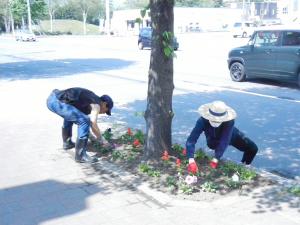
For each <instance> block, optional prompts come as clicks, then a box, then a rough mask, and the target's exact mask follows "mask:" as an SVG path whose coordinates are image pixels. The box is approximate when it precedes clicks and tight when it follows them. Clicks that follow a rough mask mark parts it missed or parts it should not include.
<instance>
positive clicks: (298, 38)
mask: <svg viewBox="0 0 300 225" xmlns="http://www.w3.org/2000/svg"><path fill="white" fill-rule="evenodd" d="M282 45H283V46H300V31H299V32H297V31H287V32H284V34H283V41H282Z"/></svg>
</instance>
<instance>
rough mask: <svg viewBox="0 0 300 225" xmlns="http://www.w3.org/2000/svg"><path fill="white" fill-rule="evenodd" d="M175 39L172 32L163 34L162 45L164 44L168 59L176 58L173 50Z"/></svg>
mask: <svg viewBox="0 0 300 225" xmlns="http://www.w3.org/2000/svg"><path fill="white" fill-rule="evenodd" d="M173 38H174V35H173V33H172V32H170V31H164V32H163V34H162V44H163V48H164V49H163V51H164V54H165V56H166V57H167V58H170V57H173V56H174V48H173V45H172V43H173Z"/></svg>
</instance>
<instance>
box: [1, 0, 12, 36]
mask: <svg viewBox="0 0 300 225" xmlns="http://www.w3.org/2000/svg"><path fill="white" fill-rule="evenodd" d="M10 22H11V18H10V5H9V0H0V32H1V31H5V32H9V31H10Z"/></svg>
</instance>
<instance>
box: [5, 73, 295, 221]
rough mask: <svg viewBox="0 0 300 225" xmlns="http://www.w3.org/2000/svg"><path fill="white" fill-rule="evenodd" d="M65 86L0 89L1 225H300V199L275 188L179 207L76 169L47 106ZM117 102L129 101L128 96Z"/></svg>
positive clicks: (23, 84)
mask: <svg viewBox="0 0 300 225" xmlns="http://www.w3.org/2000/svg"><path fill="white" fill-rule="evenodd" d="M66 79H67V78H65V80H64V81H66ZM82 79H85V78H84V77H82V78H81V77H78V78H76V77H73V78H72V79H70V80H68V82H67V84H68V86H79V84H80V82H82ZM61 82H62V80H59V79H57V80H55V79H52V80H29V81H26V80H25V81H20V82H18V81H16V82H14V83H9V82H7V83H4V82H1V83H0V93H1V96H0V102H1V105H2V109H1V117H0V123H1V129H0V136H1V139H0V144H1V149H0V152H1V157H0V165H1V169H0V171H1V176H0V225H38V224H39V225H51V224H52V225H82V224H84V225H100V224H101V225H121V224H122V225H126V224H128V225H132V224H139V225H157V224H161V225H171V224H172V225H177V224H178V225H185V224H189V225H190V224H194V225H200V224H201V225H202V224H205V225H210V224H219V225H241V224H247V225H252V224H253V225H254V224H255V225H264V224H266V225H267V224H268V225H269V224H272V225H282V224H284V225H296V224H300V200H299V198H296V197H294V198H291V197H289V196H286V195H285V194H283V193H282V192H280V190H279V189H278V188H277V187H268V188H267V187H266V188H264V189H258V190H255V192H253V193H249V194H248V195H244V196H239V197H234V196H228V197H224V198H221V199H219V200H216V201H213V202H194V201H187V200H175V199H172V198H170V197H169V196H168V195H166V194H163V193H160V192H156V191H154V190H152V189H150V188H149V187H148V186H147V184H146V183H140V181H138V180H136V177H134V176H133V175H130V174H128V173H125V172H124V171H120V170H119V169H118V168H117V167H116V166H114V165H111V164H108V163H107V162H104V161H100V162H99V163H97V164H94V165H93V166H91V165H84V164H78V163H75V162H74V159H73V158H74V156H73V154H74V150H70V151H68V152H64V151H63V150H62V149H60V147H61V139H60V129H61V128H60V124H61V119H60V118H58V117H57V116H56V115H54V114H51V113H50V112H49V111H48V110H47V109H46V106H45V99H46V98H47V95H48V94H49V93H50V90H52V89H53V88H54V87H56V88H61V87H65V83H61ZM86 82H87V81H86ZM91 82H92V81H91ZM91 82H90V84H89V86H90V87H91V89H95V87H96V84H92V83H91ZM113 82H114V84H115V85H116V86H115V87H114V88H115V89H118V88H119V86H118V82H115V80H113V79H111V80H105V81H102V83H101V85H102V86H101V88H102V89H103V92H104V93H110V92H111V91H112V90H110V88H111V86H109V84H110V83H113ZM122 82H123V83H122V85H124V81H122ZM126 82H127V84H128V87H133V85H132V83H130V81H126ZM86 86H87V85H86ZM98 86H99V85H98ZM98 86H97V87H98ZM120 86H121V84H120ZM138 88H141V90H142V89H143V88H144V86H142V84H141V86H140V87H138ZM4 93H5V94H4ZM116 95H117V94H115V96H114V97H117V96H116ZM118 95H119V96H120V98H121V97H123V98H125V97H124V95H126V90H124V91H123V92H122V91H120V92H119V93H118ZM137 95H138V94H137ZM7 96H9V98H7ZM135 97H138V96H135ZM16 103H19V104H16Z"/></svg>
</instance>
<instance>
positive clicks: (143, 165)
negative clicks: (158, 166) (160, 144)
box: [139, 163, 160, 177]
mask: <svg viewBox="0 0 300 225" xmlns="http://www.w3.org/2000/svg"><path fill="white" fill-rule="evenodd" d="M139 171H140V172H142V173H145V174H147V175H148V176H150V177H160V172H159V171H158V170H154V169H153V168H152V167H150V166H149V165H147V164H146V163H141V164H140V165H139Z"/></svg>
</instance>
